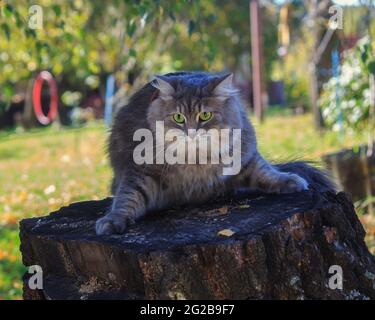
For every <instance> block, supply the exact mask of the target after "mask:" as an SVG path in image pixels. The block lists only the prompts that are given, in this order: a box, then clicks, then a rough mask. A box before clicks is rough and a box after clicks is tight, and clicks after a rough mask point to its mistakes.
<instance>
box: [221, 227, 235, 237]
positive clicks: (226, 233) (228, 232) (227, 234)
mask: <svg viewBox="0 0 375 320" xmlns="http://www.w3.org/2000/svg"><path fill="white" fill-rule="evenodd" d="M234 234H235V232H234V231H233V230H231V229H223V230H220V231H219V232H218V233H217V235H218V236H222V237H231V236H233V235H234Z"/></svg>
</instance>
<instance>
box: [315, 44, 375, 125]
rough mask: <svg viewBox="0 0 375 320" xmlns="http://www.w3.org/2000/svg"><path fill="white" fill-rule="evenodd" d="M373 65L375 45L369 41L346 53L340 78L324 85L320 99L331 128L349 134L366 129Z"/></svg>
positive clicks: (323, 112) (325, 117)
mask: <svg viewBox="0 0 375 320" xmlns="http://www.w3.org/2000/svg"><path fill="white" fill-rule="evenodd" d="M374 63H375V60H374V52H373V44H372V43H370V42H369V41H368V39H367V38H364V39H362V40H361V41H360V42H359V44H358V46H357V47H355V48H353V49H351V50H348V51H345V52H344V56H343V62H342V66H341V68H340V69H341V70H340V74H339V76H338V77H337V78H335V77H332V78H331V79H330V80H329V81H328V82H327V83H326V84H325V85H324V87H323V92H322V94H321V97H320V99H319V105H320V107H321V108H322V114H323V117H324V119H325V122H326V124H327V125H328V126H329V127H330V128H332V129H334V130H339V129H340V128H343V129H345V130H347V131H349V132H350V131H353V130H361V129H366V127H367V124H368V117H369V108H370V89H369V74H370V72H373V66H374Z"/></svg>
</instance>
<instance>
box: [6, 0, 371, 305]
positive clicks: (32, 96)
mask: <svg viewBox="0 0 375 320" xmlns="http://www.w3.org/2000/svg"><path fill="white" fill-rule="evenodd" d="M374 2H375V1H372V0H367V1H360V0H341V1H339V0H337V1H325V0H322V1H317V0H299V1H298V0H296V1H282V0H275V1H254V0H251V1H249V0H233V1H224V0H214V1H212V0H195V1H194V0H179V1H163V0H158V1H155V0H148V1H147V0H144V1H143V0H138V1H129V0H110V1H99V0H92V1H88V0H74V1H73V0H72V1H69V0H65V1H62V0H54V1H52V0H39V1H33V2H30V1H26V0H9V1H7V0H0V299H19V298H21V295H22V285H21V277H22V274H23V273H24V272H25V270H24V267H23V265H22V262H21V257H20V253H19V237H18V222H19V220H20V219H23V218H26V217H31V216H38V215H46V214H48V213H49V212H51V211H53V210H57V209H58V208H59V207H61V206H63V205H67V204H69V203H71V202H74V201H80V200H87V199H100V198H104V197H106V196H108V194H109V188H108V187H109V181H110V178H111V171H110V168H109V165H108V159H107V157H106V154H105V141H106V138H107V135H108V128H109V126H110V124H111V121H112V119H113V115H114V114H115V112H116V110H117V109H118V108H119V107H120V106H121V105H123V104H124V103H126V101H127V99H128V98H129V97H130V96H131V94H132V93H134V92H135V91H136V90H137V89H139V88H140V87H141V86H142V85H143V84H145V82H147V81H149V80H150V79H151V76H152V75H154V74H162V73H166V72H171V71H179V70H206V71H230V72H233V73H234V75H235V84H236V85H237V86H238V87H239V88H240V89H241V93H242V99H243V101H244V104H245V105H246V107H247V109H248V112H249V117H250V118H251V120H252V121H253V123H254V125H255V128H256V131H257V135H258V140H259V145H260V149H261V152H262V153H263V154H264V155H265V156H266V158H268V159H270V160H273V161H284V160H290V159H295V158H301V159H306V160H314V161H316V162H317V163H318V164H320V165H322V166H325V167H327V168H328V169H329V170H331V172H332V174H333V175H334V176H335V177H336V179H337V181H338V182H339V184H340V187H341V188H342V189H344V190H345V191H347V192H349V193H350V194H351V195H352V197H353V201H354V203H355V207H356V210H357V213H358V215H359V217H360V219H361V221H362V223H363V224H364V227H365V228H366V231H367V237H366V242H367V244H368V246H369V248H370V250H371V251H372V253H375V213H374V210H373V203H374V197H373V195H374V192H375V160H374V159H375V156H373V134H374V123H375V107H374V102H375V81H374V74H375V54H374V52H375V51H374V49H375V47H374V43H375V19H374V17H375V9H374V8H375V3H374Z"/></svg>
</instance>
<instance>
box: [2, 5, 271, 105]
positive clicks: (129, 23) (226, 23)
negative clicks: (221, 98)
mask: <svg viewBox="0 0 375 320" xmlns="http://www.w3.org/2000/svg"><path fill="white" fill-rule="evenodd" d="M38 4H39V5H40V7H41V8H42V12H43V25H42V28H41V29H31V28H30V27H29V21H30V17H31V16H32V13H30V12H29V9H30V5H29V4H28V3H27V2H26V1H24V0H12V1H10V0H5V1H2V2H1V3H0V34H1V37H0V68H1V70H2V73H1V74H0V86H1V88H2V91H1V93H0V95H1V97H0V99H2V100H9V99H10V97H12V96H13V95H14V93H15V92H19V91H23V92H24V91H26V87H27V82H28V80H29V79H30V78H31V77H32V75H33V74H34V73H36V72H37V71H39V70H43V69H47V70H50V71H51V72H52V73H53V74H54V75H55V76H56V77H57V80H58V82H59V87H60V88H62V89H63V90H71V91H84V90H85V89H86V88H95V87H98V85H99V84H100V83H101V84H103V83H104V81H103V80H104V79H105V77H106V76H107V75H108V74H110V73H115V74H116V78H117V80H118V83H123V84H124V85H123V86H121V88H120V89H122V90H123V91H127V90H129V88H130V87H131V86H134V87H137V86H139V84H140V83H142V82H143V81H144V80H145V79H146V78H147V77H148V76H149V75H150V74H152V73H154V72H158V73H159V72H166V71H170V70H181V69H189V70H192V69H207V70H218V71H219V70H222V69H224V68H227V69H231V70H235V69H240V68H241V63H242V64H243V63H244V61H245V63H250V57H249V55H248V52H249V51H250V44H249V10H248V1H247V0H234V1H231V2H229V1H224V0H216V1H209V0H196V1H191V0H181V1H172V0H159V1H153V0H142V1H141V0H140V1H130V0H111V1H100V0H92V1H85V0H75V1H65V0H64V1H63V0H54V1H52V0H40V1H39V2H38ZM269 8H270V7H269V6H268V5H267V6H266V7H265V9H264V10H265V12H266V14H265V24H266V25H267V27H266V28H264V30H265V35H264V41H265V55H266V59H265V61H266V70H267V74H270V73H269V71H270V70H271V66H272V63H273V61H274V60H275V58H276V45H277V41H276V37H277V35H276V23H275V19H274V18H275V16H274V15H275V12H272V8H271V10H269ZM246 55H247V58H246V59H245V60H244V59H243V56H246Z"/></svg>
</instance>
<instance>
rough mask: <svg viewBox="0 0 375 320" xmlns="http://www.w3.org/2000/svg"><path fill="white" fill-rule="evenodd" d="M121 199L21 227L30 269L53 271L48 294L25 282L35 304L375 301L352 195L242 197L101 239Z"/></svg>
mask: <svg viewBox="0 0 375 320" xmlns="http://www.w3.org/2000/svg"><path fill="white" fill-rule="evenodd" d="M111 201H112V200H111V199H110V198H107V199H104V200H101V201H86V202H79V203H74V204H71V205H70V206H68V207H63V208H61V209H60V210H58V211H56V212H53V213H51V214H50V215H49V216H46V217H42V218H32V219H25V220H22V221H21V223H20V227H21V229H20V230H21V231H20V236H21V251H22V255H23V263H24V265H25V266H31V265H39V266H41V267H42V270H43V289H42V290H32V289H30V288H29V286H28V279H29V278H30V276H32V275H31V274H29V273H26V274H25V276H24V298H25V299H98V298H100V299H145V298H146V299H370V298H371V299H374V298H375V259H374V256H372V255H371V254H370V253H369V251H368V249H367V247H366V245H365V242H364V236H365V231H364V229H363V227H362V225H361V223H360V222H359V220H358V218H357V216H356V213H355V211H354V208H353V205H352V203H351V202H350V200H349V199H348V197H347V196H346V195H345V194H344V193H339V194H334V193H317V192H313V191H306V192H301V193H296V194H285V195H262V194H240V195H236V196H232V197H228V198H226V199H217V200H215V201H214V202H212V203H209V204H206V205H204V206H201V207H199V208H179V209H178V208H177V209H173V210H168V211H166V212H155V213H153V214H150V215H149V216H147V217H146V218H145V219H144V220H142V221H139V223H138V224H136V225H135V226H132V227H130V229H129V230H128V232H127V233H126V234H124V235H113V236H100V237H99V236H97V235H96V234H95V231H94V226H95V221H96V220H97V219H98V218H99V217H100V216H101V215H102V214H103V213H104V212H105V211H106V209H107V208H108V207H109V206H110V204H111ZM331 266H339V267H340V268H342V279H343V283H342V289H339V288H335V287H333V288H332V284H331V285H330V283H331V280H332V277H333V276H337V274H335V272H334V273H332V269H331V270H330V268H331ZM335 279H336V278H335ZM336 280H337V279H336ZM333 283H336V284H338V281H336V282H335V281H333Z"/></svg>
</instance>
